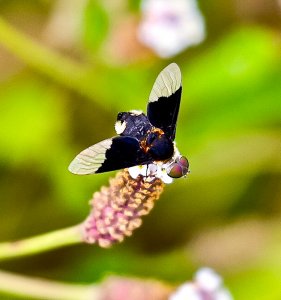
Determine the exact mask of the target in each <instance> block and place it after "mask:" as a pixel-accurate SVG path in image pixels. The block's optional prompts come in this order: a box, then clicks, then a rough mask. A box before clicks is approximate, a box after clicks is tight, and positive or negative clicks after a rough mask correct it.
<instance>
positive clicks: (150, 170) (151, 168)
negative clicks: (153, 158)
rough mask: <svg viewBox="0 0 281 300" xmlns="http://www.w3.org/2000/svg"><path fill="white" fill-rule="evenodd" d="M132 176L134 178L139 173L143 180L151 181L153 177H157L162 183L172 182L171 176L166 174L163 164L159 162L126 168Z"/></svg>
mask: <svg viewBox="0 0 281 300" xmlns="http://www.w3.org/2000/svg"><path fill="white" fill-rule="evenodd" d="M128 171H129V173H130V175H131V177H132V178H134V179H136V178H137V177H138V176H139V175H141V176H143V177H145V180H147V181H151V180H153V178H155V177H156V178H159V179H161V180H162V181H163V182H164V183H172V182H173V178H171V177H170V176H168V174H167V172H166V169H165V165H164V164H163V163H161V162H159V163H153V164H149V165H141V166H134V167H131V168H129V169H128Z"/></svg>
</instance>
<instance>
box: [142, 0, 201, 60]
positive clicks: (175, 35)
mask: <svg viewBox="0 0 281 300" xmlns="http://www.w3.org/2000/svg"><path fill="white" fill-rule="evenodd" d="M141 8H142V13H143V20H142V21H141V23H140V26H139V28H138V38H139V40H140V42H142V43H143V44H145V45H146V46H148V47H149V48H151V49H153V50H154V52H156V53H157V54H158V55H159V56H160V57H163V58H168V57H171V56H174V55H176V54H178V53H180V52H181V51H183V50H184V49H186V48H188V47H189V46H192V45H197V44H199V43H200V42H202V41H203V40H204V38H205V24H204V19H203V16H202V15H201V12H200V11H199V9H198V7H197V2H196V0H172V1H171V0H143V1H142V6H141Z"/></svg>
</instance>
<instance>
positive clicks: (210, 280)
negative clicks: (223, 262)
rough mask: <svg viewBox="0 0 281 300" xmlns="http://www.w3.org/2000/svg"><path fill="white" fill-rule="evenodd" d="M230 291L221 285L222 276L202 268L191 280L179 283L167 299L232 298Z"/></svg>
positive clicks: (204, 299) (223, 299)
mask: <svg viewBox="0 0 281 300" xmlns="http://www.w3.org/2000/svg"><path fill="white" fill-rule="evenodd" d="M232 299H233V298H232V296H231V294H230V292H229V291H228V290H227V289H226V288H224V287H223V282H222V278H221V277H220V276H219V275H218V274H217V273H215V272H214V271H213V270H212V269H209V268H202V269H200V270H199V271H198V272H197V273H196V275H195V279H194V281H193V282H188V283H185V284H183V285H181V286H180V287H179V288H178V289H177V290H176V291H175V292H174V293H173V294H172V295H171V296H170V298H169V300H232Z"/></svg>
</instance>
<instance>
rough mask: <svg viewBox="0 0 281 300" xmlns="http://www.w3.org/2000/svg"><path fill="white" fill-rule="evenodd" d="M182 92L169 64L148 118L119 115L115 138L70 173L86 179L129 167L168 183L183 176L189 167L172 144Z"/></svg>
mask: <svg viewBox="0 0 281 300" xmlns="http://www.w3.org/2000/svg"><path fill="white" fill-rule="evenodd" d="M181 92H182V84H181V72H180V69H179V67H178V65H177V64H175V63H172V64H170V65H168V66H167V67H166V68H165V69H164V70H162V72H161V73H160V74H159V75H158V77H157V79H156V81H155V83H154V85H153V88H152V91H151V93H150V96H149V101H148V105H147V115H145V114H144V113H142V112H141V111H136V110H133V111H130V112H121V113H119V114H118V115H117V121H116V123H115V130H116V133H117V134H118V136H115V137H112V138H109V139H106V140H103V141H101V142H99V143H97V144H95V145H93V146H90V147H89V148H87V149H85V150H83V151H82V152H81V153H79V154H78V155H77V156H76V157H75V158H74V160H73V161H72V162H71V164H70V165H69V171H70V172H72V173H74V174H79V175H86V174H94V173H102V172H107V171H113V170H118V169H123V168H130V169H132V170H133V169H134V168H131V167H135V166H137V168H138V170H139V174H142V173H141V172H140V170H141V169H142V168H143V167H146V174H148V173H149V174H150V175H154V176H156V177H159V170H161V172H164V173H165V175H168V177H169V178H170V179H171V178H179V177H182V176H185V175H186V174H187V173H188V172H189V163H188V160H187V158H186V157H184V156H181V155H180V153H179V151H178V149H177V148H176V146H175V142H174V139H175V134H176V123H177V117H178V112H179V107H180V100H181ZM130 169H129V171H130ZM132 174H133V172H132ZM139 174H136V175H139ZM157 174H158V175H157ZM166 177H167V176H166ZM160 178H162V179H163V176H162V177H161V176H160ZM166 181H167V182H169V180H166ZM164 182H165V180H164Z"/></svg>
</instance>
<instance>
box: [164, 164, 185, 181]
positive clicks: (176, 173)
mask: <svg viewBox="0 0 281 300" xmlns="http://www.w3.org/2000/svg"><path fill="white" fill-rule="evenodd" d="M167 171H168V172H167V174H168V175H169V176H170V177H172V178H180V177H182V176H183V173H182V167H181V166H180V164H178V163H174V164H172V165H171V168H170V169H169V170H167Z"/></svg>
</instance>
